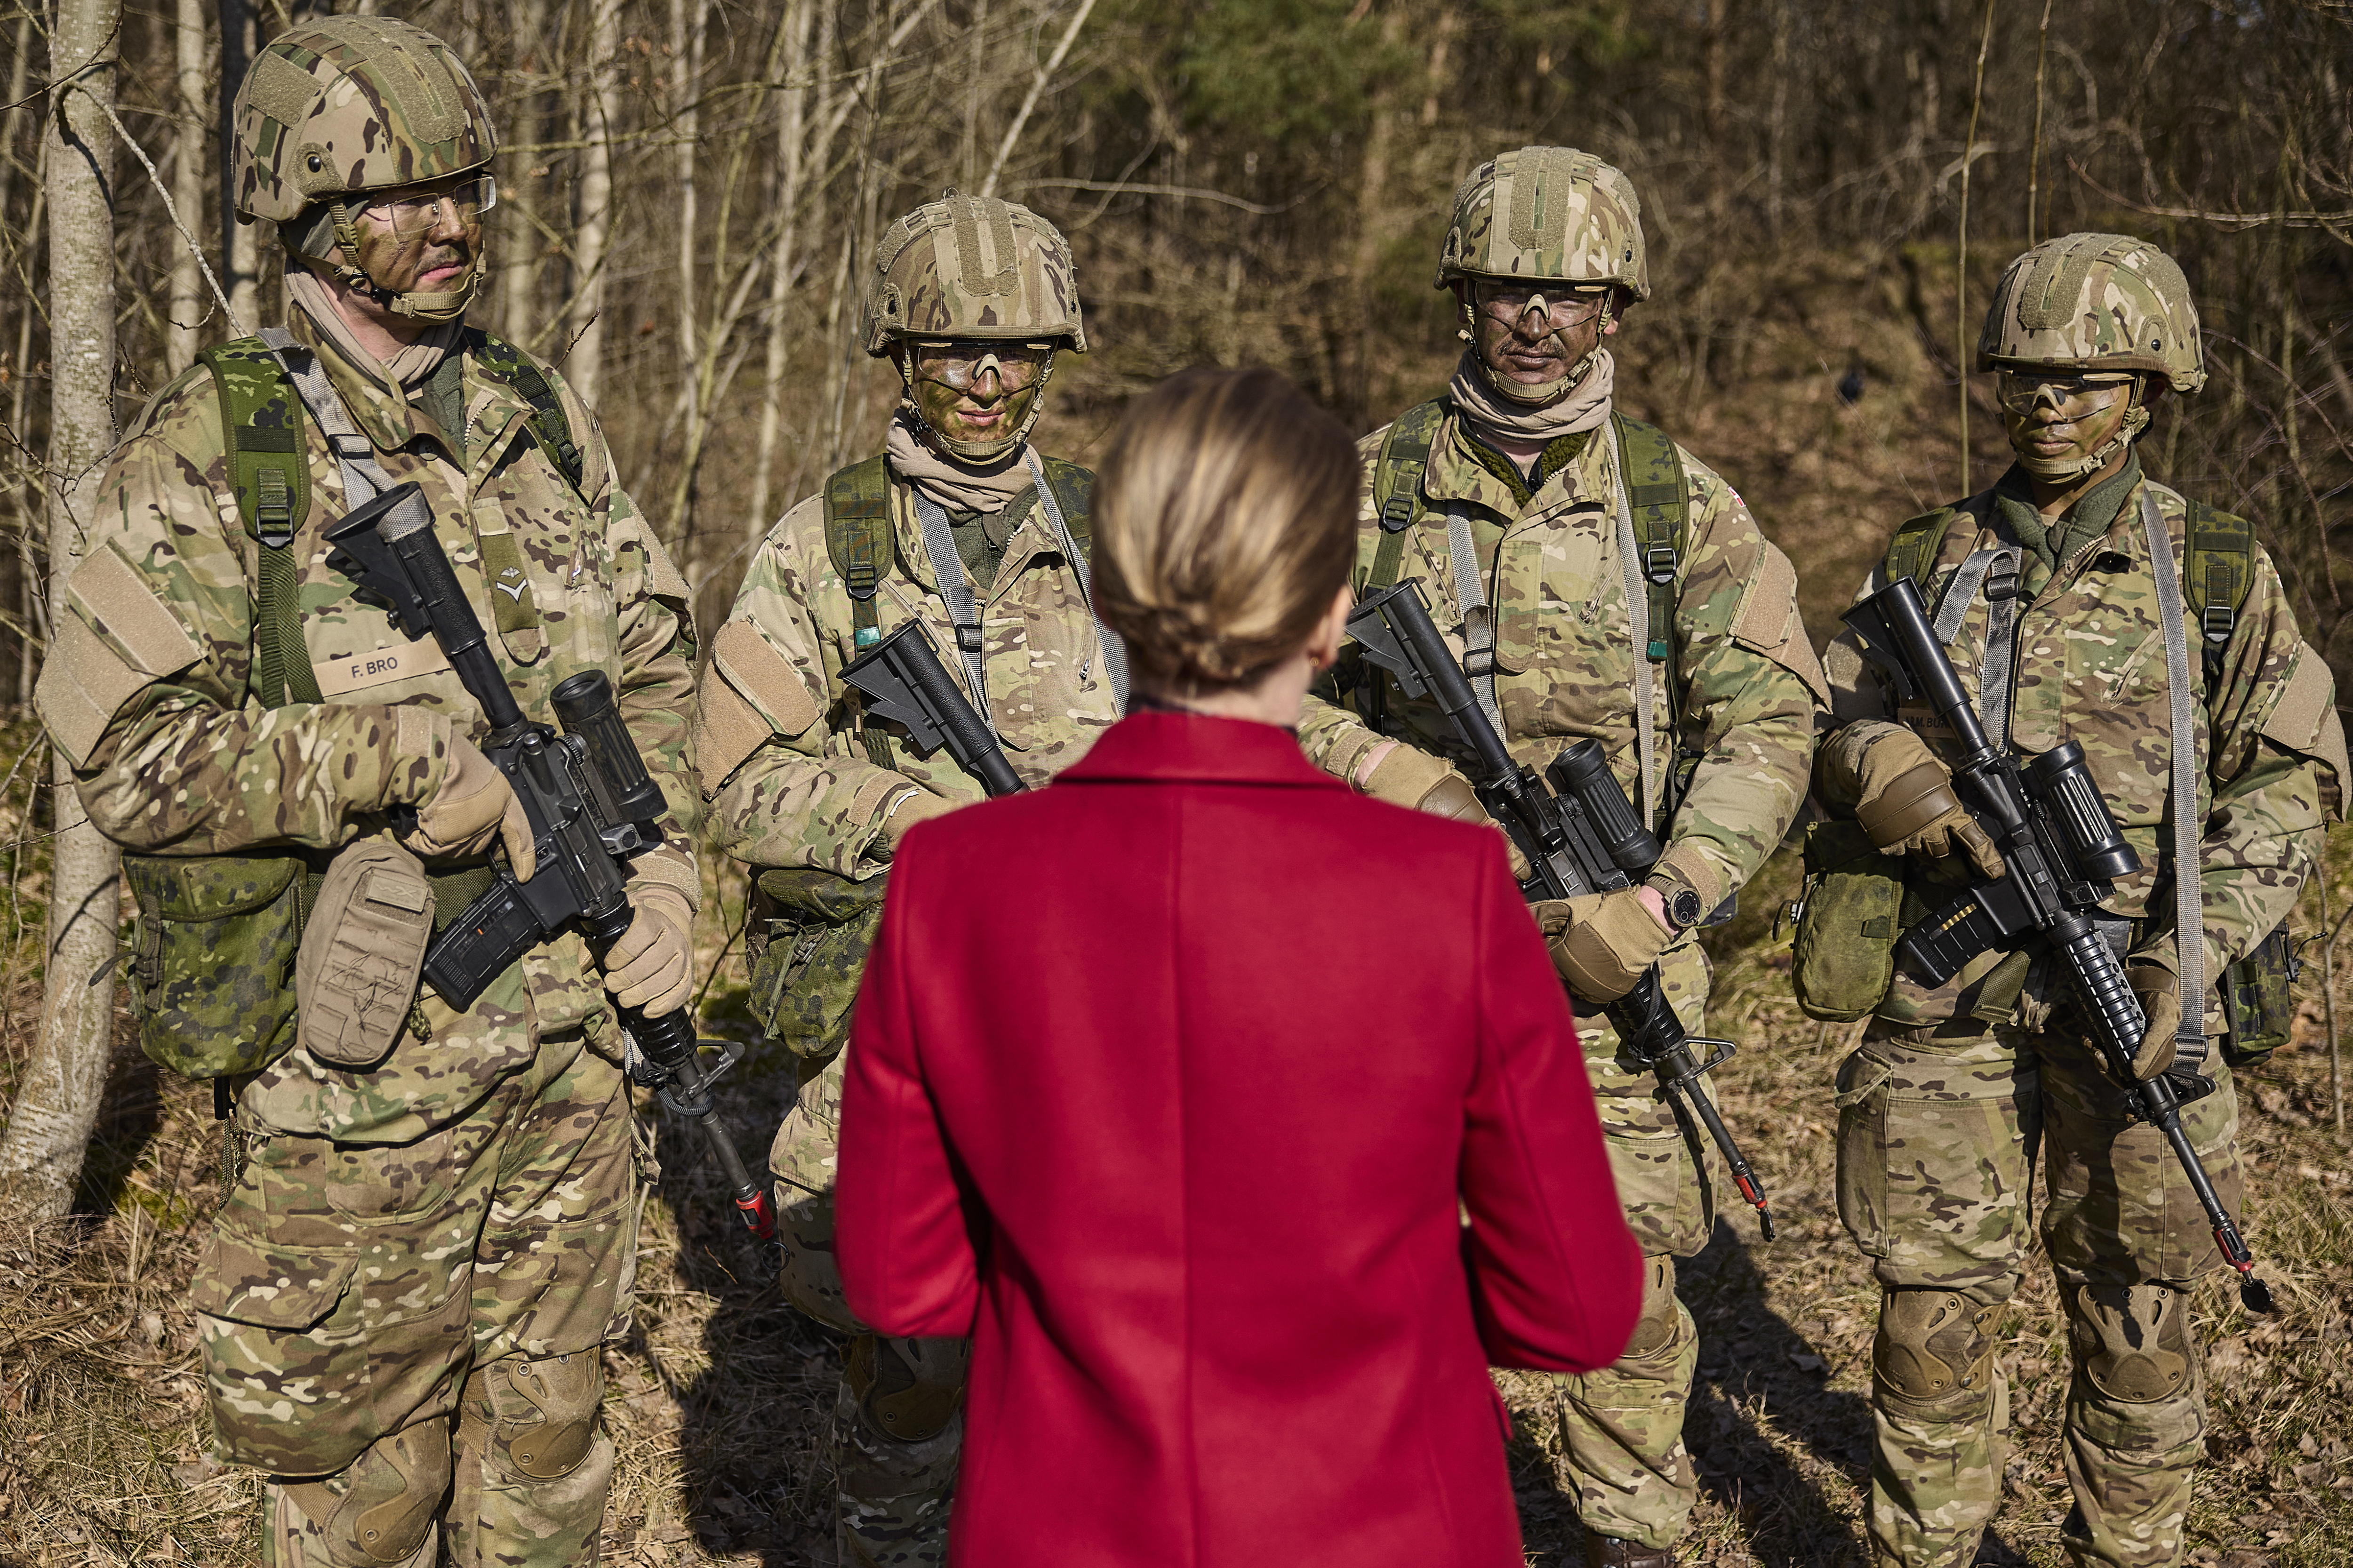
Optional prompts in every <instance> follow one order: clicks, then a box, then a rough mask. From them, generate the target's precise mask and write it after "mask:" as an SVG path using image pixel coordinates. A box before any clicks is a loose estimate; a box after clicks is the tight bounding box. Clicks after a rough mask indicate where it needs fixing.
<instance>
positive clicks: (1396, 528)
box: [1364, 398, 1446, 591]
mask: <svg viewBox="0 0 2353 1568" xmlns="http://www.w3.org/2000/svg"><path fill="white" fill-rule="evenodd" d="M1445 417H1446V405H1445V403H1444V402H1443V401H1441V400H1440V399H1438V398H1432V399H1430V401H1429V402H1428V403H1418V404H1416V405H1414V406H1412V407H1411V408H1409V409H1407V410H1406V411H1405V412H1404V413H1403V414H1400V415H1398V416H1397V420H1396V422H1395V423H1393V424H1392V425H1390V426H1389V433H1388V435H1387V436H1384V437H1381V449H1380V451H1379V452H1378V453H1377V455H1376V456H1375V457H1374V458H1373V505H1374V506H1375V507H1376V508H1377V509H1378V514H1379V517H1380V521H1381V542H1380V545H1379V548H1378V549H1377V550H1376V551H1374V552H1373V570H1372V575H1371V576H1369V577H1367V578H1366V579H1365V583H1364V586H1365V588H1366V590H1368V591H1370V590H1376V589H1380V588H1394V587H1396V586H1397V580H1398V571H1399V570H1400V569H1402V568H1403V567H1404V565H1405V531H1406V530H1407V529H1408V528H1410V527H1411V526H1413V524H1414V523H1415V522H1416V521H1418V520H1419V518H1420V516H1421V512H1422V505H1421V476H1422V475H1423V474H1424V473H1426V472H1427V471H1429V468H1430V447H1431V445H1432V444H1433V443H1434V442H1435V441H1436V440H1437V439H1438V425H1439V421H1440V420H1441V419H1443V418H1445Z"/></svg>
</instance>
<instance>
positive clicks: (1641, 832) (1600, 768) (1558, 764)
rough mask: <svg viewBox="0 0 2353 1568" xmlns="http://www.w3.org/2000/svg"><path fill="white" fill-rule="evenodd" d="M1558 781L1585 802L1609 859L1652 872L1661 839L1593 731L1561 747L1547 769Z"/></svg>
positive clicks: (1643, 873)
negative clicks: (1629, 795) (1645, 823)
mask: <svg viewBox="0 0 2353 1568" xmlns="http://www.w3.org/2000/svg"><path fill="white" fill-rule="evenodd" d="M1545 771H1546V773H1550V774H1551V775H1552V787H1553V788H1554V789H1555V790H1556V791H1558V792H1559V793H1560V794H1562V795H1567V797H1568V798H1569V799H1571V800H1573V801H1575V802H1577V805H1579V806H1581V807H1583V808H1584V811H1585V818H1586V820H1587V821H1588V822H1589V823H1591V824H1592V825H1593V831H1594V834H1595V835H1596V836H1597V837H1599V839H1600V840H1601V847H1602V849H1603V850H1604V851H1605V852H1606V853H1607V854H1608V855H1609V863H1610V864H1611V865H1613V866H1615V867H1617V868H1619V869H1620V871H1623V872H1625V873H1626V874H1627V875H1628V876H1630V877H1636V878H1640V877H1647V876H1649V875H1650V874H1651V867H1653V866H1655V865H1657V864H1658V863H1659V841H1658V839H1657V838H1656V837H1653V836H1652V835H1651V830H1650V829H1649V828H1647V827H1645V826H1642V819H1641V817H1640V816H1636V815H1635V814H1634V805H1633V802H1631V801H1630V800H1628V799H1627V798H1626V792H1625V790H1624V789H1623V788H1621V787H1620V784H1619V783H1618V777H1617V775H1616V774H1615V773H1611V772H1610V771H1609V756H1608V755H1607V754H1606V753H1605V752H1603V751H1602V749H1601V742H1599V741H1596V740H1593V739H1591V738H1590V737H1588V738H1587V739H1585V740H1582V741H1579V742H1577V744H1575V745H1573V746H1571V747H1569V748H1568V750H1567V751H1565V752H1561V754H1560V755H1558V756H1556V757H1555V758H1554V759H1553V760H1552V765H1551V766H1549V767H1547V768H1546V770H1545Z"/></svg>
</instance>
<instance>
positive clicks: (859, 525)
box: [825, 453, 896, 772]
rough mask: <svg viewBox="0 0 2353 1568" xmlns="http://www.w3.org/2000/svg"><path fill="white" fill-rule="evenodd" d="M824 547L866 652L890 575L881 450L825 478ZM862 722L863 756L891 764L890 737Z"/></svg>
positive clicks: (887, 490) (857, 646)
mask: <svg viewBox="0 0 2353 1568" xmlns="http://www.w3.org/2000/svg"><path fill="white" fill-rule="evenodd" d="M825 552H826V554H827V555H828V557H830V558H831V559H832V562H833V570H834V572H835V574H836V575H838V576H839V577H840V579H841V585H842V587H843V588H845V589H847V590H848V591H849V624H850V633H849V646H850V648H851V650H852V651H853V652H854V653H864V652H865V651H866V650H867V649H868V648H870V647H873V646H874V645H875V644H876V643H878V642H881V640H882V623H881V613H880V606H878V605H876V604H875V603H874V595H875V593H876V591H877V590H878V589H880V588H881V586H882V579H883V578H885V577H887V576H889V575H890V573H891V563H892V553H893V552H892V546H891V477H890V475H889V474H888V473H886V472H885V471H884V469H883V466H882V458H881V454H880V453H877V454H876V455H875V456H873V457H871V458H867V459H866V460H865V461H864V462H861V463H852V464H850V465H849V467H848V468H842V469H839V470H838V471H837V472H835V474H834V475H833V477H832V478H831V479H827V480H826V481H825ZM863 728H864V730H865V732H866V754H867V757H868V758H869V759H870V760H871V761H872V763H874V765H875V766H876V767H878V768H892V761H891V738H890V737H889V736H888V735H885V734H884V733H883V732H882V731H880V730H878V729H876V728H875V727H874V726H873V725H871V724H868V725H865V726H864V727H863ZM892 771H894V772H895V771H896V769H895V768H893V770H892Z"/></svg>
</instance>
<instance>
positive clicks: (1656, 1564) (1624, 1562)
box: [1585, 1530, 1675, 1568]
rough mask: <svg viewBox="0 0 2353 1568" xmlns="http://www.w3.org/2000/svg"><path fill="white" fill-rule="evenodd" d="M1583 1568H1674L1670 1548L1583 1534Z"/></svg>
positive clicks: (1587, 1532) (1672, 1553)
mask: <svg viewBox="0 0 2353 1568" xmlns="http://www.w3.org/2000/svg"><path fill="white" fill-rule="evenodd" d="M1585 1568H1675V1549H1674V1548H1673V1547H1672V1546H1644V1545H1643V1544H1641V1542H1635V1541H1620V1539H1619V1538H1618V1537H1616V1536H1614V1535H1598V1534H1596V1533H1594V1532H1593V1531H1589V1530H1588V1531H1586V1532H1585Z"/></svg>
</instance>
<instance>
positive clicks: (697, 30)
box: [670, 0, 724, 571]
mask: <svg viewBox="0 0 2353 1568" xmlns="http://www.w3.org/2000/svg"><path fill="white" fill-rule="evenodd" d="M710 14H711V13H710V11H709V9H708V8H707V7H706V6H705V5H703V0H670V103H671V112H672V113H674V114H676V115H677V116H678V123H677V125H676V126H675V127H674V132H675V134H676V135H677V137H678V146H677V148H676V150H675V152H676V158H677V169H678V175H677V181H678V280H677V288H678V349H679V360H680V363H681V364H682V365H684V366H685V368H686V374H685V375H684V377H683V378H681V382H680V385H679V400H680V402H681V404H682V405H683V408H682V410H681V412H683V413H684V414H685V416H686V460H685V461H684V462H682V463H681V464H680V465H679V468H680V473H679V479H678V492H677V495H676V497H675V498H674V500H673V503H672V506H671V509H670V542H671V546H672V548H673V549H675V550H676V551H678V552H679V559H680V560H681V563H682V564H681V570H682V571H691V570H692V569H693V560H692V556H693V543H694V538H693V536H694V479H695V474H694V469H695V459H696V458H698V457H700V456H701V450H702V417H703V408H702V374H701V368H702V332H701V331H700V318H701V316H702V300H701V299H700V298H699V296H698V293H697V288H696V285H697V282H698V279H699V278H700V276H701V269H700V268H698V267H697V266H696V262H697V260H698V258H699V257H700V255H701V252H700V251H699V250H698V249H697V248H696V230H697V229H698V228H699V227H700V226H701V225H702V213H701V212H700V210H699V208H698V204H699V202H700V200H701V193H700V192H698V191H697V190H696V188H695V183H694V157H695V153H697V152H698V151H699V150H700V148H699V145H698V144H699V143H700V142H701V141H702V114H701V112H700V111H699V110H697V109H696V107H695V99H696V96H697V95H698V94H699V93H701V92H702V39H703V20H704V18H705V17H707V16H710ZM722 243H724V241H723V242H722ZM719 281H720V280H719V279H718V277H717V274H716V273H715V272H714V273H713V275H712V282H713V283H717V282H719Z"/></svg>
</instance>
